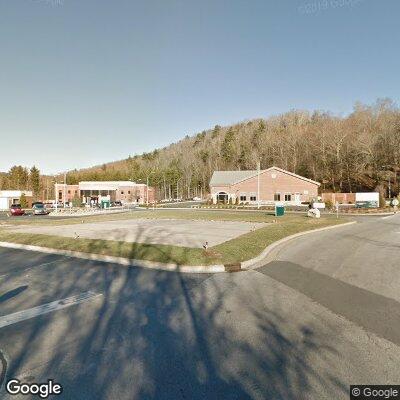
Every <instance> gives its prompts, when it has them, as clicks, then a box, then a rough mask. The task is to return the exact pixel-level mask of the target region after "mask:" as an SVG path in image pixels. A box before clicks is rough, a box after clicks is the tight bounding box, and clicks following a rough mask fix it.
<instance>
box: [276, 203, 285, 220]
mask: <svg viewBox="0 0 400 400" xmlns="http://www.w3.org/2000/svg"><path fill="white" fill-rule="evenodd" d="M283 215H285V206H282V205H279V206H278V205H276V206H275V217H282V216H283Z"/></svg>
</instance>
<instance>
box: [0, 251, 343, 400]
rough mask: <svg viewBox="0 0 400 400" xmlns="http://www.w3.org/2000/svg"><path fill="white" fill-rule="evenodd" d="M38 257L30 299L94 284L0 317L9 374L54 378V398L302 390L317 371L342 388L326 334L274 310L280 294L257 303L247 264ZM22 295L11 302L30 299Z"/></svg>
mask: <svg viewBox="0 0 400 400" xmlns="http://www.w3.org/2000/svg"><path fill="white" fill-rule="evenodd" d="M141 251H143V250H141ZM20 254H21V253H19V252H14V256H15V257H20ZM33 254H35V253H33ZM135 256H136V253H135V247H134V245H133V246H132V258H136V257H135ZM167 256H168V255H167ZM171 257H172V256H171ZM48 258H49V256H47V255H41V260H40V263H41V265H42V266H41V267H39V268H37V269H35V268H33V269H32V273H31V274H32V275H31V276H30V286H29V288H30V290H32V291H35V293H36V295H37V296H38V297H37V302H38V303H40V304H43V303H45V302H46V301H54V300H55V299H62V298H67V297H69V296H72V295H76V294H78V293H82V292H87V291H91V292H95V293H101V296H100V297H98V298H96V300H93V301H88V302H85V303H81V304H79V305H74V306H71V307H68V308H66V309H63V310H59V311H56V312H53V313H49V314H45V315H41V316H39V317H36V318H33V319H30V320H28V321H25V322H23V323H20V324H17V325H13V326H8V327H6V328H3V329H0V349H3V350H4V351H5V353H6V355H7V357H8V371H7V378H8V379H9V378H11V377H20V378H21V379H25V380H31V381H32V380H33V381H40V382H41V381H46V380H47V379H50V378H53V379H55V380H56V381H57V382H59V383H61V384H62V386H63V388H64V392H63V394H62V396H61V397H60V398H65V399H74V400H75V399H96V400H103V399H104V400H106V399H107V400H109V399H157V400H162V399H171V400H172V399H173V400H175V399H302V398H304V399H309V398H310V397H309V394H310V393H311V392H312V390H313V386H314V385H315V383H316V382H317V383H318V385H321V386H323V387H325V388H326V390H327V391H328V393H329V391H330V390H332V391H340V392H343V393H344V391H345V390H347V387H346V388H345V387H344V385H343V384H342V383H341V382H339V381H338V380H336V378H335V377H333V376H332V375H331V374H329V373H328V372H327V371H329V370H330V362H331V361H330V360H331V358H332V357H340V355H338V354H336V352H335V350H334V347H335V343H334V342H332V339H331V338H330V339H329V340H328V339H327V338H326V337H325V336H323V335H320V334H319V327H318V326H314V325H315V322H313V323H310V324H306V325H305V324H300V325H298V324H291V322H290V321H288V320H286V319H285V318H283V317H282V316H281V315H280V314H279V313H278V312H277V309H279V307H283V306H284V305H283V304H280V306H279V307H278V308H277V309H275V308H270V307H266V306H265V304H264V302H263V299H262V296H261V294H260V295H258V294H257V293H256V292H255V291H253V290H252V288H249V289H248V291H247V289H245V285H243V284H242V282H243V280H246V279H247V275H246V274H248V273H236V274H224V273H223V274H216V275H208V274H183V273H180V272H179V266H178V268H177V270H176V271H175V272H165V271H157V270H148V269H142V268H138V267H134V266H131V267H124V266H121V265H114V264H107V263H100V262H93V261H85V260H78V259H73V258H65V257H60V258H59V263H52V264H49V265H46V260H47V259H48ZM22 273H23V272H22ZM7 279H8V278H7V277H5V278H3V281H2V282H1V285H5V284H6V281H7ZM15 279H16V278H15V276H13V277H12V278H10V281H9V282H8V283H12V282H13V281H14V280H15ZM21 279H22V278H21ZM1 287H3V286H1ZM27 292H28V291H27ZM250 292H253V293H252V295H251V299H250V297H249V293H250ZM24 299H25V300H24V302H22V303H19V305H18V307H20V308H21V309H24V308H30V307H32V304H31V303H30V302H29V298H28V297H25V298H24ZM276 301H277V302H281V299H279V298H277V299H276ZM35 305H36V304H35ZM289 331H290V334H289V333H288V332H289ZM315 357H318V359H319V361H320V362H319V365H321V363H322V364H323V365H324V368H323V370H321V369H320V368H317V367H315V366H314V364H313V362H312V361H311V360H312V359H313V358H315ZM328 398H329V396H328Z"/></svg>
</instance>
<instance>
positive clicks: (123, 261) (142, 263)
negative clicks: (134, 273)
mask: <svg viewBox="0 0 400 400" xmlns="http://www.w3.org/2000/svg"><path fill="white" fill-rule="evenodd" d="M0 247H6V248H9V249H18V250H28V251H37V252H40V253H46V254H57V255H61V256H66V257H75V258H81V259H83V260H91V261H100V262H107V263H113V264H120V265H125V266H134V267H141V268H148V269H156V270H160V271H175V272H183V273H194V274H199V273H217V272H225V266H224V265H209V266H207V265H197V266H196V265H193V266H191V265H178V264H174V263H159V262H154V261H146V260H135V259H130V258H125V257H115V256H104V255H101V254H94V253H83V252H80V251H71V250H59V249H51V248H49V247H41V246H32V245H28V244H20V243H9V242H0Z"/></svg>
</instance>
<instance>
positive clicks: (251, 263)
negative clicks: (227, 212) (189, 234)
mask: <svg viewBox="0 0 400 400" xmlns="http://www.w3.org/2000/svg"><path fill="white" fill-rule="evenodd" d="M356 223H357V221H351V222H346V223H344V224H339V225H333V226H325V227H323V228H317V229H313V230H310V231H304V232H299V233H295V234H294V235H290V236H286V237H284V238H283V239H280V240H278V241H276V242H274V243H272V244H270V245H269V246H268V247H266V248H265V249H264V250H263V252H262V253H261V254H260V255H259V256H257V257H255V258H252V259H251V260H247V261H244V262H242V265H241V266H242V270H249V269H253V268H254V267H257V266H258V265H257V264H258V263H259V262H260V261H263V260H264V259H265V258H267V257H268V256H269V255H270V254H271V252H272V251H273V250H274V249H276V248H277V247H278V246H280V245H282V244H284V243H286V242H289V241H290V240H292V239H296V238H298V237H300V236H304V235H308V234H309V233H315V232H322V231H327V230H329V229H335V228H341V227H344V226H348V225H353V224H356Z"/></svg>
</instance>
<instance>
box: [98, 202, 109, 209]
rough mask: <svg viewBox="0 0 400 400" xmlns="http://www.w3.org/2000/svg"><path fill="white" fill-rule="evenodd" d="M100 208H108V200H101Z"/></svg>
mask: <svg viewBox="0 0 400 400" xmlns="http://www.w3.org/2000/svg"><path fill="white" fill-rule="evenodd" d="M100 205H101V208H110V200H101V204H100Z"/></svg>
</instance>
